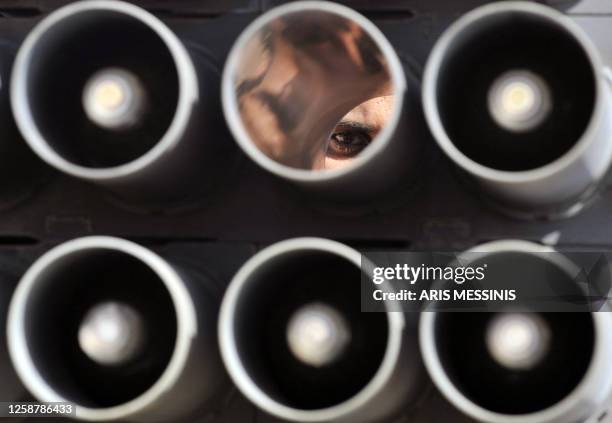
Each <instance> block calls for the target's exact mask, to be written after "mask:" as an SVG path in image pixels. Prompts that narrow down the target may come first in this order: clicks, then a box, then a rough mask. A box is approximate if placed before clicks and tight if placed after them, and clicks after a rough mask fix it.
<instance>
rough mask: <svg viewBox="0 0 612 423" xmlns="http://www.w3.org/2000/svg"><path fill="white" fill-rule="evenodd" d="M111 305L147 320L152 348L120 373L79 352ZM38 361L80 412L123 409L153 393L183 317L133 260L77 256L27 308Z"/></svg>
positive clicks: (42, 278) (42, 281) (53, 273)
mask: <svg viewBox="0 0 612 423" xmlns="http://www.w3.org/2000/svg"><path fill="white" fill-rule="evenodd" d="M105 301H119V302H122V303H124V304H126V305H129V306H131V307H132V308H134V309H135V310H136V311H137V312H139V313H140V315H141V316H142V317H143V321H144V322H145V331H146V333H147V336H146V339H147V344H146V346H145V348H143V352H142V353H141V354H140V355H139V356H138V357H137V358H135V359H133V360H131V361H129V362H127V363H125V364H122V365H119V366H114V367H109V366H102V365H99V364H97V363H95V362H93V361H92V360H90V359H89V358H88V357H87V356H86V355H85V354H84V353H83V352H82V351H81V349H80V348H79V344H78V329H79V325H80V322H81V321H82V319H83V317H84V316H85V314H86V313H87V312H88V311H89V310H90V309H91V308H92V307H93V306H95V305H97V304H99V303H100V302H105ZM25 326H26V336H27V344H28V348H29V350H30V351H31V355H32V359H33V360H34V363H35V365H36V367H37V369H38V371H39V372H40V373H41V375H42V377H43V378H44V379H45V380H46V381H47V383H48V384H49V385H50V386H51V387H52V388H53V389H54V390H56V391H57V392H59V394H60V395H62V396H64V397H65V398H67V399H68V400H69V401H73V402H75V403H77V404H79V405H82V406H86V407H92V408H104V407H111V406H115V405H120V404H122V403H124V402H126V401H129V400H132V399H134V398H136V397H138V396H139V395H141V394H142V393H144V392H145V391H147V390H148V389H149V388H150V387H151V386H152V385H153V384H154V383H155V382H156V381H157V380H158V379H159V377H160V376H161V375H162V373H163V372H164V370H165V369H166V367H167V365H168V363H169V361H170V358H171V356H172V353H173V351H174V347H175V342H176V330H177V321H176V313H175V310H174V306H173V303H172V300H171V298H170V295H169V292H168V291H167V289H166V287H165V285H164V283H163V282H162V281H161V279H160V278H159V276H158V275H157V274H156V273H155V272H153V270H152V269H151V268H149V267H148V266H147V265H146V264H144V263H143V262H141V261H140V260H138V259H136V258H134V257H132V256H131V255H128V254H125V253H121V252H117V251H114V250H108V249H89V250H83V251H80V252H75V253H73V254H71V255H70V256H68V257H65V258H63V259H62V260H61V261H57V262H55V263H53V264H52V265H51V266H49V267H48V268H47V269H46V270H45V271H44V272H43V273H42V274H41V275H39V277H38V281H37V285H36V287H35V288H34V290H33V291H32V295H31V296H30V298H29V299H28V303H27V306H26V325H25Z"/></svg>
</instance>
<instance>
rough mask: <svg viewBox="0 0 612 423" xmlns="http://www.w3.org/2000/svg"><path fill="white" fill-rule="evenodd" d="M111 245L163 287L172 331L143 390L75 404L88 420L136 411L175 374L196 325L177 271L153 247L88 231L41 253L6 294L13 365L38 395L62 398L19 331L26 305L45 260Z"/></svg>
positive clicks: (169, 383)
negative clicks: (112, 400)
mask: <svg viewBox="0 0 612 423" xmlns="http://www.w3.org/2000/svg"><path fill="white" fill-rule="evenodd" d="M100 249H102V250H104V249H107V250H112V251H117V252H120V253H123V254H127V255H130V256H132V257H134V258H136V259H138V260H139V261H141V262H142V263H143V264H145V265H147V266H148V267H149V268H150V269H151V270H153V271H154V272H155V273H156V274H157V275H158V277H159V278H160V280H161V281H162V282H163V284H164V285H165V287H166V289H167V290H168V294H169V295H170V297H171V300H172V303H173V305H174V309H175V313H176V319H177V334H176V341H175V345H174V349H173V352H172V356H171V358H170V361H169V362H168V365H167V366H166V369H165V370H164V372H163V373H162V375H161V376H160V377H159V379H158V380H157V381H156V382H155V383H154V384H153V385H152V386H151V387H150V388H149V389H148V390H147V391H145V392H144V393H142V394H141V395H139V396H138V397H136V398H134V399H132V400H130V401H127V402H125V403H123V404H120V405H116V406H112V407H106V408H91V407H84V406H81V405H78V404H77V405H76V407H77V411H76V412H77V418H78V419H81V420H89V421H111V420H118V419H123V418H126V417H129V416H133V415H136V414H140V413H142V412H143V411H145V410H146V409H147V408H148V407H150V406H151V405H152V404H153V403H154V402H155V401H157V400H159V399H160V398H162V397H163V396H164V395H165V394H166V393H167V391H168V387H171V386H173V385H174V384H175V383H176V382H177V381H178V380H179V378H180V376H181V373H182V372H183V369H184V367H185V364H186V363H187V361H188V357H189V352H190V349H191V345H192V341H193V338H195V337H196V334H197V331H198V323H197V314H196V310H195V305H194V304H193V302H192V300H191V297H190V294H189V292H188V290H187V288H186V287H185V285H184V283H183V281H182V279H181V277H180V276H179V274H178V273H177V272H176V271H175V270H174V269H173V268H172V266H171V265H170V264H168V263H167V262H166V261H165V260H164V259H163V258H162V257H160V256H159V255H157V254H156V253H154V252H153V251H151V250H149V249H147V248H145V247H142V246H140V245H138V244H135V243H133V242H131V241H127V240H124V239H121V238H115V237H108V236H91V237H84V238H77V239H74V240H72V241H68V242H65V243H63V244H60V245H59V246H57V247H55V248H53V249H51V250H50V251H48V252H47V253H45V254H44V255H43V256H41V257H40V258H39V259H38V260H37V261H36V262H35V263H34V264H33V265H32V266H31V267H30V269H28V271H27V272H26V274H25V275H24V276H23V278H22V280H21V281H20V283H19V285H18V286H17V289H16V290H15V294H14V295H13V298H12V300H11V304H10V307H9V313H8V316H9V317H8V324H7V333H8V339H9V342H8V344H9V353H10V356H11V359H12V361H13V364H14V366H15V369H16V371H17V373H18V375H19V376H20V379H21V380H22V381H23V383H24V385H25V386H26V387H27V388H28V390H29V391H30V392H31V393H32V394H33V395H34V396H36V397H37V398H38V399H40V400H41V401H68V402H70V401H69V400H68V399H66V398H64V397H62V396H61V395H60V394H59V393H58V392H56V391H55V390H54V389H53V387H51V386H49V384H47V383H46V382H45V381H44V379H43V378H42V376H41V375H40V373H39V372H38V370H37V367H36V364H35V363H34V361H33V359H32V356H31V354H30V352H29V348H28V345H27V340H26V337H25V328H24V324H25V320H26V305H27V302H28V296H29V294H30V292H31V290H32V289H33V288H34V286H35V285H36V283H37V281H38V278H39V276H40V275H41V273H42V272H44V271H45V270H46V269H47V268H48V267H49V266H50V265H53V263H56V262H57V260H61V259H63V258H65V257H69V256H70V255H72V254H74V253H78V252H82V251H84V250H100Z"/></svg>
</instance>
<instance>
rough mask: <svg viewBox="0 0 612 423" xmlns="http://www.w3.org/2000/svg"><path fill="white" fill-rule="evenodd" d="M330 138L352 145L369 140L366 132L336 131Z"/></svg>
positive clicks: (363, 143)
mask: <svg viewBox="0 0 612 423" xmlns="http://www.w3.org/2000/svg"><path fill="white" fill-rule="evenodd" d="M332 138H333V139H334V141H336V142H337V143H340V144H344V145H354V146H361V145H367V144H368V142H369V141H370V140H369V137H368V136H367V134H364V133H363V132H336V133H335V134H333V135H332Z"/></svg>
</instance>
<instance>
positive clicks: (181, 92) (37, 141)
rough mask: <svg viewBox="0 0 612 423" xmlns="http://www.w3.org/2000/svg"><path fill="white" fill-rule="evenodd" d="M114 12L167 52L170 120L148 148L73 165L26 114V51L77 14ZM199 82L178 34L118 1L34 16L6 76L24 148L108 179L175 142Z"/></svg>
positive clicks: (142, 165) (73, 171) (139, 167)
mask: <svg viewBox="0 0 612 423" xmlns="http://www.w3.org/2000/svg"><path fill="white" fill-rule="evenodd" d="M93 11H100V12H105V11H106V12H116V13H120V14H124V15H126V16H129V17H130V18H132V19H135V20H137V21H139V22H140V23H143V24H145V25H146V26H147V27H148V28H149V29H150V30H151V31H153V32H155V34H156V35H157V36H158V37H159V38H160V39H161V40H162V42H163V43H164V45H165V46H166V48H167V49H168V51H169V53H170V55H171V56H172V58H173V60H174V62H175V67H176V71H177V75H178V87H179V88H178V100H177V106H176V110H175V112H174V116H173V118H172V122H171V124H170V126H169V127H168V129H167V130H166V132H165V133H164V135H163V136H162V137H161V138H160V140H159V141H157V143H156V144H155V146H153V147H152V148H151V149H150V150H149V151H147V152H146V153H144V154H143V155H141V156H140V157H138V158H136V159H135V160H132V161H130V162H128V163H125V164H121V165H118V166H113V167H108V168H90V167H86V166H81V165H77V164H75V163H72V162H71V161H69V160H67V159H65V158H64V157H62V156H61V155H60V154H59V153H57V152H56V151H55V149H54V148H53V147H51V146H50V145H49V144H48V143H47V141H46V140H45V137H44V136H43V135H42V133H41V132H40V130H39V129H38V126H37V125H36V122H35V119H34V117H33V115H32V112H31V108H30V104H29V103H30V101H29V88H28V85H29V84H28V74H29V68H30V62H31V60H32V58H33V56H32V52H33V49H34V48H35V47H36V45H37V43H38V40H39V39H41V38H43V37H44V36H45V34H46V33H47V32H48V31H49V30H52V29H53V28H55V26H56V25H61V24H62V22H63V21H64V20H65V19H70V18H72V17H74V16H75V15H77V14H80V13H90V12H93ZM198 86H199V83H198V78H197V73H196V70H195V66H194V64H193V61H192V60H191V58H190V56H189V53H188V52H187V49H186V48H185V46H184V45H183V43H182V42H181V41H180V40H179V38H178V37H177V36H176V35H175V34H174V32H172V30H170V28H168V27H167V26H166V24H164V23H163V22H162V21H161V20H159V19H158V18H157V17H155V16H153V15H152V14H150V13H149V12H147V11H146V10H144V9H142V8H140V7H138V6H135V5H133V4H130V3H126V2H123V1H119V0H88V1H83V2H76V3H72V4H68V5H66V6H63V7H61V8H60V9H58V10H56V11H54V12H52V13H51V14H49V15H48V16H47V17H45V18H44V19H43V20H42V21H40V22H39V23H38V24H37V25H36V26H35V27H34V28H33V29H32V31H31V32H30V33H29V34H28V36H27V37H26V39H25V40H24V42H23V44H22V46H21V48H20V49H19V51H18V53H17V56H16V58H15V63H14V65H13V72H12V77H11V84H10V92H11V108H12V110H13V114H14V115H15V121H16V123H17V126H18V128H19V130H20V131H21V133H22V135H23V137H24V139H25V141H26V142H27V143H28V144H29V146H30V148H32V150H33V151H34V152H35V153H36V154H37V155H38V156H39V157H40V158H41V159H43V160H44V161H45V162H46V163H48V164H49V165H51V166H53V167H55V168H56V169H59V170H60V171H62V172H65V173H68V174H70V175H72V176H75V177H77V178H82V179H88V180H92V181H102V182H103V181H114V180H117V179H121V178H125V177H128V176H131V175H133V174H136V173H138V172H141V171H143V170H144V169H146V168H147V167H148V166H150V165H152V164H153V163H155V162H157V161H158V160H159V159H160V158H161V157H162V156H163V155H164V154H166V153H167V152H168V151H170V150H172V149H173V148H175V147H176V145H177V144H178V143H179V142H180V140H181V139H182V138H183V136H184V134H185V132H186V130H187V126H188V123H189V121H190V119H191V115H192V113H193V109H194V107H195V105H196V104H197V102H198V101H199V89H198Z"/></svg>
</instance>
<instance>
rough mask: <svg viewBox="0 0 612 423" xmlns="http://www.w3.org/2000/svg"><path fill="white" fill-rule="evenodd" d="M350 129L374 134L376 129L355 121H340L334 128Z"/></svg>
mask: <svg viewBox="0 0 612 423" xmlns="http://www.w3.org/2000/svg"><path fill="white" fill-rule="evenodd" d="M338 127H341V128H350V129H358V130H361V131H365V132H374V131H376V130H377V128H375V127H373V126H372V125H368V124H367V123H363V122H357V121H355V120H341V121H340V122H338V123H337V124H336V128H338Z"/></svg>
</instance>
